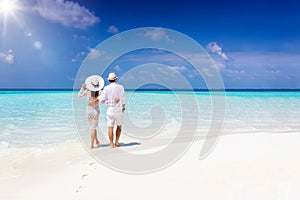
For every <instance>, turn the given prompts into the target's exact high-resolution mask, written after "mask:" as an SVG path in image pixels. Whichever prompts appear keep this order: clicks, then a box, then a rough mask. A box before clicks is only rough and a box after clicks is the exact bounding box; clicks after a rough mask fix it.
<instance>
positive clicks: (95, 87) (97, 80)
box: [85, 75, 104, 91]
mask: <svg viewBox="0 0 300 200" xmlns="http://www.w3.org/2000/svg"><path fill="white" fill-rule="evenodd" d="M85 84H86V88H87V89H88V90H90V91H100V90H101V89H102V88H103V87H104V80H103V78H102V77H101V76H99V75H92V76H89V77H87V78H86V79H85Z"/></svg>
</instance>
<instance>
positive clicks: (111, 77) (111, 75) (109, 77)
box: [107, 73, 118, 81]
mask: <svg viewBox="0 0 300 200" xmlns="http://www.w3.org/2000/svg"><path fill="white" fill-rule="evenodd" d="M117 78H118V77H117V75H116V74H115V73H109V74H108V77H107V80H109V81H113V80H116V79H117Z"/></svg>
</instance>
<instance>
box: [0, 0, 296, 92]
mask: <svg viewBox="0 0 300 200" xmlns="http://www.w3.org/2000/svg"><path fill="white" fill-rule="evenodd" d="M1 1H4V0H0V2H1ZM6 1H7V0H6ZM9 1H11V2H13V3H14V5H13V8H12V9H9V10H5V9H3V8H0V32H1V36H0V88H2V89H3V88H72V87H73V84H74V79H75V77H76V74H77V71H78V70H79V68H80V66H81V64H82V62H83V61H84V59H85V58H86V56H87V55H89V54H90V53H97V51H96V50H95V47H96V46H97V45H98V44H99V43H100V42H102V41H104V40H105V39H107V38H109V37H111V36H113V35H114V34H118V33H120V32H122V31H126V30H129V29H133V28H139V27H162V28H168V29H173V30H176V31H179V32H182V33H183V34H186V35H188V36H189V37H191V38H193V39H194V40H196V41H197V42H198V43H199V44H200V45H202V46H203V47H204V48H205V49H206V50H207V52H208V53H209V54H210V55H211V57H212V58H213V59H214V61H215V63H216V65H217V66H218V69H219V71H220V73H221V75H222V78H223V81H224V85H225V87H226V88H300V81H299V80H300V70H299V67H300V64H299V63H300V56H299V55H300V28H299V27H300V12H299V8H300V3H298V2H297V1H288V0H286V1H278V0H276V1H272V0H268V1H266V0H260V1H256V0H252V1H248V0H243V1H242V0H241V1H237V0H236V1H216V0H205V1H201V0H199V1H196V0H194V1H191V0H185V1H183V0H180V1H179V0H174V1H169V0H167V1H158V0H152V1H141V0H139V1H138V0H127V1H126V0H124V1H122V0H109V1H108V0H106V1H102V0H98V1H94V0H89V1H87V0H78V1H75V0H72V1H71V0H70V1H66V0H9ZM0 5H2V4H1V3H0ZM161 30H162V29H157V33H152V34H153V35H152V36H159V37H162V36H163V35H164V34H165V33H164V32H163V31H161ZM151 55H152V54H151V53H150V54H147V53H146V54H145V52H144V51H142V52H136V54H135V55H134V56H138V57H139V58H143V56H145V57H147V56H148V57H149V56H150V57H151ZM131 56H132V55H131ZM164 58H165V57H164V56H160V58H159V60H157V62H160V63H164V64H165V65H167V67H168V68H170V69H174V70H177V71H178V72H180V73H183V74H184V75H185V76H186V77H189V79H190V81H191V83H192V85H193V87H195V88H201V87H202V85H203V80H202V79H201V77H200V76H199V74H196V75H195V76H193V75H192V73H193V71H191V69H190V67H189V66H187V65H186V64H185V63H176V62H174V60H175V61H176V59H174V60H173V62H170V63H167V62H166V61H165V60H164ZM152 59H154V57H153V58H152ZM124 60H126V63H125V61H124ZM124 60H123V61H124V62H122V60H119V61H116V62H115V63H113V65H114V66H112V67H113V69H115V71H117V72H120V76H122V75H124V74H125V72H126V69H125V68H126V67H127V68H128V66H131V65H132V67H134V66H135V65H136V63H135V62H132V63H130V61H128V59H124ZM145 60H147V59H145ZM125 66H126V67H125ZM127 70H128V69H127ZM153 70H154V69H153ZM131 81H135V80H134V79H133V80H131Z"/></svg>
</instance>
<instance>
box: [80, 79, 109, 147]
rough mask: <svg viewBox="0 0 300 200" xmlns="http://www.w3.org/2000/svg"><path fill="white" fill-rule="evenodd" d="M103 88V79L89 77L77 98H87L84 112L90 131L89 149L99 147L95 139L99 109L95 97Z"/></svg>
mask: <svg viewBox="0 0 300 200" xmlns="http://www.w3.org/2000/svg"><path fill="white" fill-rule="evenodd" d="M103 86H104V80H103V78H102V77H101V76H98V75H92V76H89V77H88V78H87V79H86V80H85V83H84V84H82V85H81V88H80V91H79V93H78V97H79V98H82V97H87V98H88V106H87V108H86V111H87V115H88V122H89V125H90V129H91V149H93V148H95V147H96V146H98V145H99V140H98V138H97V128H98V120H99V114H100V109H99V100H98V98H97V97H98V96H99V95H100V93H101V89H102V88H103ZM94 145H96V146H94Z"/></svg>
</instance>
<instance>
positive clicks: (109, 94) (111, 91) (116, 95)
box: [98, 82, 125, 114]
mask: <svg viewBox="0 0 300 200" xmlns="http://www.w3.org/2000/svg"><path fill="white" fill-rule="evenodd" d="M98 99H99V100H100V101H105V104H106V106H107V111H106V113H107V114H116V113H119V112H122V105H123V104H125V91H124V87H123V86H122V85H119V84H117V83H116V82H113V83H110V84H109V85H107V86H105V87H104V89H103V91H102V92H101V95H100V96H99V97H98ZM115 99H120V101H119V102H118V103H117V104H116V103H115V101H114V100H115Z"/></svg>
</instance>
